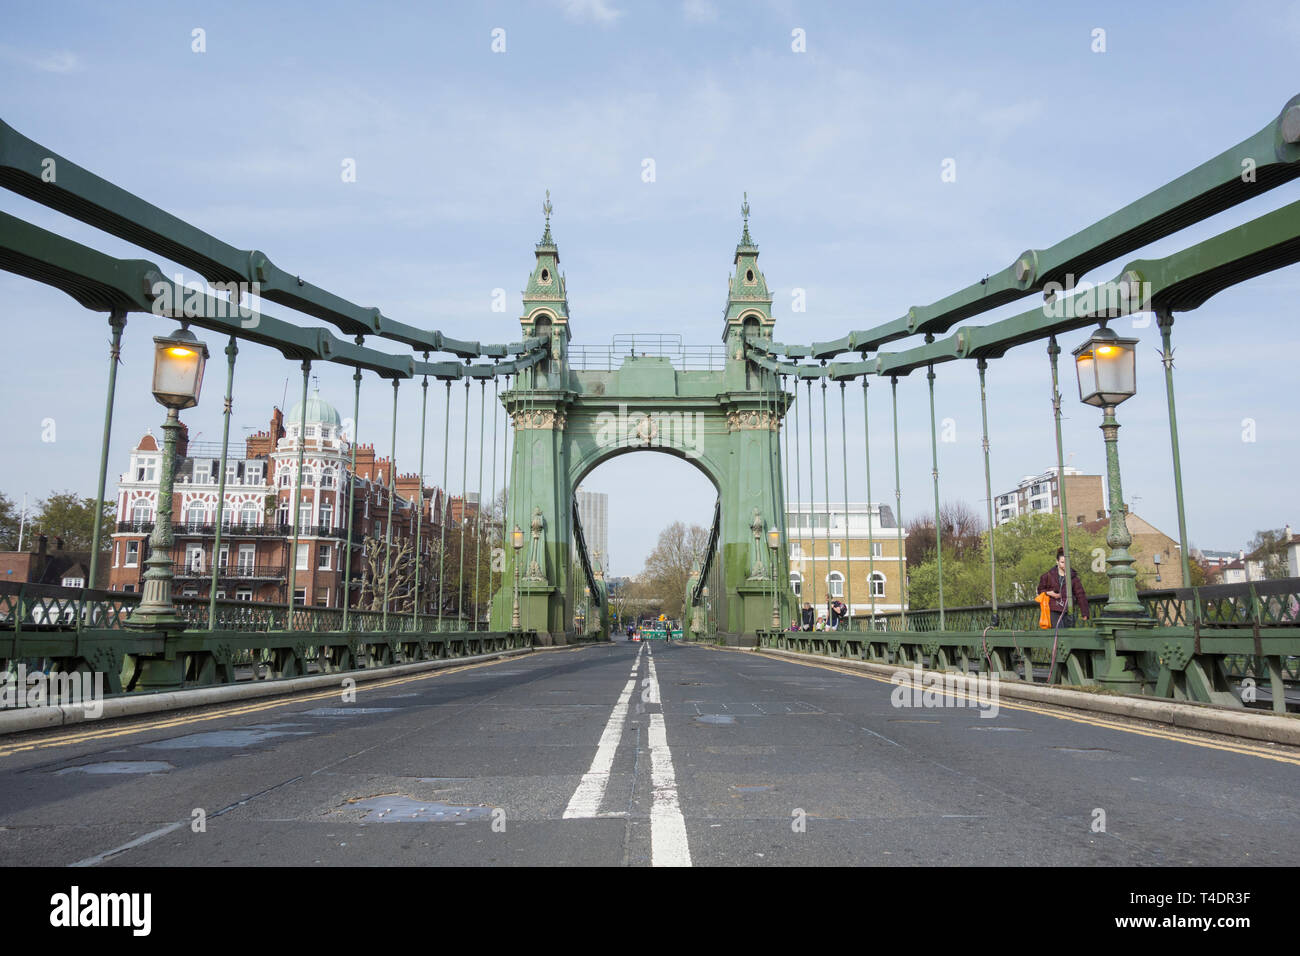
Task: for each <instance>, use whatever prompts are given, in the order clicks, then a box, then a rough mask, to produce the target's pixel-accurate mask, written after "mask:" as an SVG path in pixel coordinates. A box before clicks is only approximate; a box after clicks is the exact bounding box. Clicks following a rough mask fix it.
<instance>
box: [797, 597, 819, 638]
mask: <svg viewBox="0 0 1300 956" xmlns="http://www.w3.org/2000/svg"><path fill="white" fill-rule="evenodd" d="M801 617H802V619H803V629H804V630H805V631H811V630H812V629H813V624H814V623H815V622H816V620H817V618H816V616H815V615H814V614H813V606H812V605H811V604H809V603H808V602H807V601H804V603H803V611H802V612H801Z"/></svg>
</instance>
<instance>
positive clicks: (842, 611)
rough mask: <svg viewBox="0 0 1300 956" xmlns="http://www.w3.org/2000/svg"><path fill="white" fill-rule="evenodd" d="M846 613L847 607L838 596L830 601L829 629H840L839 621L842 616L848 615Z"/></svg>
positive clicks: (841, 619)
mask: <svg viewBox="0 0 1300 956" xmlns="http://www.w3.org/2000/svg"><path fill="white" fill-rule="evenodd" d="M848 613H849V609H848V608H847V607H846V606H845V604H844V602H843V601H841V600H840V599H839V598H836V599H835V600H834V601H831V630H832V631H838V630H839V629H840V622H841V621H843V620H844V618H845V617H847V616H848Z"/></svg>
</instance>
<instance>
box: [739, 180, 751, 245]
mask: <svg viewBox="0 0 1300 956" xmlns="http://www.w3.org/2000/svg"><path fill="white" fill-rule="evenodd" d="M742 195H744V197H745V201H744V202H742V203H741V204H740V214H741V215H742V216H744V217H745V230H744V232H742V233H741V235H740V244H741V245H742V246H752V245H753V244H754V240H753V239H750V238H749V193H748V192H746V193H743V194H742Z"/></svg>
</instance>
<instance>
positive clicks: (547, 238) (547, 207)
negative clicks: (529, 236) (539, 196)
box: [542, 189, 555, 243]
mask: <svg viewBox="0 0 1300 956" xmlns="http://www.w3.org/2000/svg"><path fill="white" fill-rule="evenodd" d="M553 208H554V207H553V206H552V205H551V191H550V190H549V189H548V190H546V201H545V202H543V203H542V212H543V214H545V216H546V229H545V231H543V233H542V242H543V243H552V242H554V241H555V240H554V239H552V238H551V210H552V209H553Z"/></svg>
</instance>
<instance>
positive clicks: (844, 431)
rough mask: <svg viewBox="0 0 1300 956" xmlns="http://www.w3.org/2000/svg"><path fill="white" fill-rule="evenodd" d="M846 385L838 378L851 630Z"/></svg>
mask: <svg viewBox="0 0 1300 956" xmlns="http://www.w3.org/2000/svg"><path fill="white" fill-rule="evenodd" d="M847 385H848V383H847V382H845V381H844V379H840V463H841V464H842V465H843V471H844V585H845V588H846V589H847V592H848V593H847V597H848V599H849V600H848V604H849V613H848V621H847V622H846V623H845V625H844V629H845V630H846V631H851V630H853V555H852V554H851V553H850V552H849V431H848V428H849V426H848V413H847V411H846V404H845V399H844V394H845V388H846V386H847Z"/></svg>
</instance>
